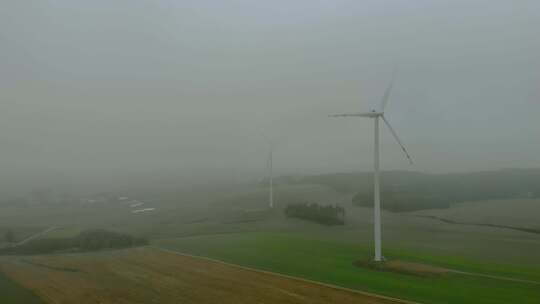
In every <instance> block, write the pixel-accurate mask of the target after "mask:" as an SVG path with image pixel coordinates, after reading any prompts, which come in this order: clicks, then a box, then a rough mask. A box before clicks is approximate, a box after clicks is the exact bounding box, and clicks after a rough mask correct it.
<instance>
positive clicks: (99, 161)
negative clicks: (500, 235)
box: [0, 0, 540, 187]
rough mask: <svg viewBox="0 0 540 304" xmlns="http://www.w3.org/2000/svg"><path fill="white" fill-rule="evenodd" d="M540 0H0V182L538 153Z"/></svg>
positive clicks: (237, 173)
mask: <svg viewBox="0 0 540 304" xmlns="http://www.w3.org/2000/svg"><path fill="white" fill-rule="evenodd" d="M539 38H540V3H539V2H538V1H536V0H522V1H508V0H490V1H487V0H483V1H480V0H474V1H472V0H446V1H420V0H418V1H410V0H400V1H398V0H394V1H380V0H369V1H356V0H350V1H338V0H332V1H330V0H329V1H313V0H297V1H250V0H236V1H210V0H206V1H201V0H189V1H180V0H179V1H135V0H129V1H128V0H113V1H111V0H93V1H82V0H79V1H74V0H62V1H61V0H56V1H30V0H27V1H20V0H1V1H0V44H1V48H0V143H1V145H0V148H1V149H0V151H1V152H0V167H1V168H2V169H1V178H0V181H1V182H2V183H3V186H4V187H6V185H12V184H13V185H14V184H17V183H30V184H39V183H40V182H44V181H48V180H53V179H54V180H69V181H71V182H74V181H80V182H84V181H85V180H89V179H91V178H93V179H96V178H102V179H103V180H106V181H114V180H119V179H122V178H128V177H129V178H133V177H134V176H137V175H161V174H172V175H178V176H211V175H216V176H218V175H219V176H230V177H231V178H232V179H241V178H256V177H257V176H259V175H260V176H262V175H263V173H264V166H265V158H266V153H267V146H266V143H265V141H264V138H263V136H262V135H261V134H265V136H267V137H269V138H272V139H273V140H274V141H275V142H276V147H275V149H276V150H275V161H274V163H275V167H276V169H275V171H276V172H277V174H288V173H320V172H336V171H357V170H362V171H366V170H370V169H371V167H372V149H373V148H372V130H373V126H372V121H370V120H367V119H330V118H328V117H327V115H328V114H331V113H341V112H361V111H365V110H370V109H371V108H373V107H375V106H377V105H378V103H379V100H380V98H381V95H382V93H383V90H384V88H385V87H386V86H387V84H388V81H389V78H390V75H391V71H392V67H393V65H394V64H397V65H398V67H399V70H398V75H397V79H396V84H395V89H394V91H393V94H392V97H391V100H390V103H389V105H388V108H387V117H388V119H389V120H390V122H391V123H392V124H393V126H394V127H395V128H396V130H397V131H398V133H399V135H400V136H401V137H402V140H403V141H404V143H405V145H406V146H407V148H408V149H409V150H410V153H411V154H412V156H413V158H414V159H415V161H416V165H414V166H409V165H408V163H407V162H406V160H405V158H404V157H403V155H401V152H400V150H399V147H398V146H397V145H396V144H395V142H394V141H393V139H392V138H391V137H390V133H389V132H388V130H386V129H385V128H382V132H383V133H382V137H383V140H382V153H383V154H382V168H383V169H385V170H394V169H406V170H418V171H426V172H448V171H473V170H486V169H498V168H508V167H539V166H540V119H539V115H538V114H539V113H540V89H539V84H540V39H539Z"/></svg>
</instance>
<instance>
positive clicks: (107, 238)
mask: <svg viewBox="0 0 540 304" xmlns="http://www.w3.org/2000/svg"><path fill="white" fill-rule="evenodd" d="M147 244H148V241H147V240H146V239H144V238H139V237H134V236H131V235H128V234H122V233H117V232H112V231H107V230H88V231H83V232H81V233H80V234H79V235H78V236H76V237H71V238H43V239H35V240H31V241H29V242H26V243H24V244H21V245H19V246H12V247H5V248H2V249H0V254H15V255H17V254H46V253H54V252H77V251H96V250H102V249H120V248H129V247H135V246H144V245H147Z"/></svg>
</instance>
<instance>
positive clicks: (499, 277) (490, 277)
mask: <svg viewBox="0 0 540 304" xmlns="http://www.w3.org/2000/svg"><path fill="white" fill-rule="evenodd" d="M448 270H450V272H452V273H457V274H461V275H468V276H474V277H482V278H488V279H493V280H500V281H509V282H517V283H528V284H537V285H540V282H538V281H532V280H526V279H518V278H512V277H503V276H498V275H491V274H485V273H479V272H468V271H461V270H455V269H451V268H448Z"/></svg>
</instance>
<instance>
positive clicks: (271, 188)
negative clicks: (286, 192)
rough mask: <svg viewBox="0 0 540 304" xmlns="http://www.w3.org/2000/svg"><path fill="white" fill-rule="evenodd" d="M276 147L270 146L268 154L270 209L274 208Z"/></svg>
mask: <svg viewBox="0 0 540 304" xmlns="http://www.w3.org/2000/svg"><path fill="white" fill-rule="evenodd" d="M273 151H274V147H273V146H270V153H268V180H269V181H268V183H269V185H268V206H269V207H270V209H272V208H274V172H273V170H274V164H273V162H274V158H273Z"/></svg>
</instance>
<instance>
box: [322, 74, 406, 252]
mask: <svg viewBox="0 0 540 304" xmlns="http://www.w3.org/2000/svg"><path fill="white" fill-rule="evenodd" d="M395 74H396V73H395V70H394V73H393V74H392V80H391V82H390V85H389V86H388V88H386V91H385V92H384V95H383V97H382V101H381V107H380V110H379V111H377V110H372V111H371V112H365V113H351V114H336V115H329V116H330V117H368V118H374V122H375V135H374V140H375V147H374V174H373V179H374V181H373V216H374V229H373V230H374V237H375V261H376V262H380V261H382V259H383V256H382V251H381V200H380V195H381V193H380V186H379V159H380V153H379V118H381V119H382V120H383V121H384V123H385V124H386V126H387V127H388V129H389V130H390V133H392V136H394V138H395V139H396V141H397V143H398V144H399V146H400V147H401V149H402V150H403V152H404V153H405V156H406V157H407V159H408V160H409V162H410V163H411V164H412V163H413V162H412V159H411V156H410V155H409V153H408V152H407V150H406V149H405V147H404V146H403V143H402V142H401V140H400V139H399V137H398V135H397V133H396V131H395V130H394V128H392V126H391V125H390V123H389V122H388V120H387V119H386V118H385V117H384V109H385V108H386V105H387V104H388V100H389V99H390V93H391V91H392V87H393V85H394V78H395Z"/></svg>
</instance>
